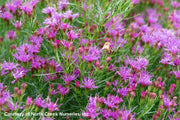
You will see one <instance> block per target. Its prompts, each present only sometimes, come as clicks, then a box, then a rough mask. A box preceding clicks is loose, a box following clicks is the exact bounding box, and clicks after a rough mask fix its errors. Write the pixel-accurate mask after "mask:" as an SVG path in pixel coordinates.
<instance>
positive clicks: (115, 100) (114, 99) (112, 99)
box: [104, 94, 123, 108]
mask: <svg viewBox="0 0 180 120" xmlns="http://www.w3.org/2000/svg"><path fill="white" fill-rule="evenodd" d="M122 101H123V100H122V98H119V97H118V96H113V95H111V94H108V97H107V100H106V101H105V102H104V103H105V104H106V106H107V107H108V108H118V105H119V103H120V102H122Z"/></svg>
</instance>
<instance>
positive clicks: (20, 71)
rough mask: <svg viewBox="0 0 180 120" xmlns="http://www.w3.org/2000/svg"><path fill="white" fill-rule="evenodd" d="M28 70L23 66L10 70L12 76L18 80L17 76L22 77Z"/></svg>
mask: <svg viewBox="0 0 180 120" xmlns="http://www.w3.org/2000/svg"><path fill="white" fill-rule="evenodd" d="M28 71H29V70H25V69H24V68H23V67H19V68H16V69H15V70H14V71H13V72H12V74H13V77H14V78H15V80H18V79H19V78H22V77H24V76H25V75H26V73H27V72H28Z"/></svg>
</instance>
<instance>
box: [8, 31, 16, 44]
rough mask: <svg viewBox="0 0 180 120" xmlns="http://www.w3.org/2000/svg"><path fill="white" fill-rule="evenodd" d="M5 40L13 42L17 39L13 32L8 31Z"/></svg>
mask: <svg viewBox="0 0 180 120" xmlns="http://www.w3.org/2000/svg"><path fill="white" fill-rule="evenodd" d="M6 36H7V38H8V39H9V40H13V41H14V40H15V39H16V38H17V36H16V32H15V31H12V30H11V31H8V33H7V35H6Z"/></svg>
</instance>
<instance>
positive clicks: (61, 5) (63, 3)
mask: <svg viewBox="0 0 180 120" xmlns="http://www.w3.org/2000/svg"><path fill="white" fill-rule="evenodd" d="M68 4H69V1H68V0H61V1H59V2H58V4H57V5H58V7H57V8H58V10H64V9H65V8H66V6H67V5H68Z"/></svg>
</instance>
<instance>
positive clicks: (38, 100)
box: [34, 97, 47, 108]
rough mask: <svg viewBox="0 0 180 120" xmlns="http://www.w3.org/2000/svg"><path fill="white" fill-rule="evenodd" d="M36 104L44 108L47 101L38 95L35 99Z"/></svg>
mask: <svg viewBox="0 0 180 120" xmlns="http://www.w3.org/2000/svg"><path fill="white" fill-rule="evenodd" d="M34 105H36V106H37V107H38V108H39V107H42V108H46V107H47V106H46V101H45V100H42V99H41V97H38V98H36V99H35V101H34Z"/></svg>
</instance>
